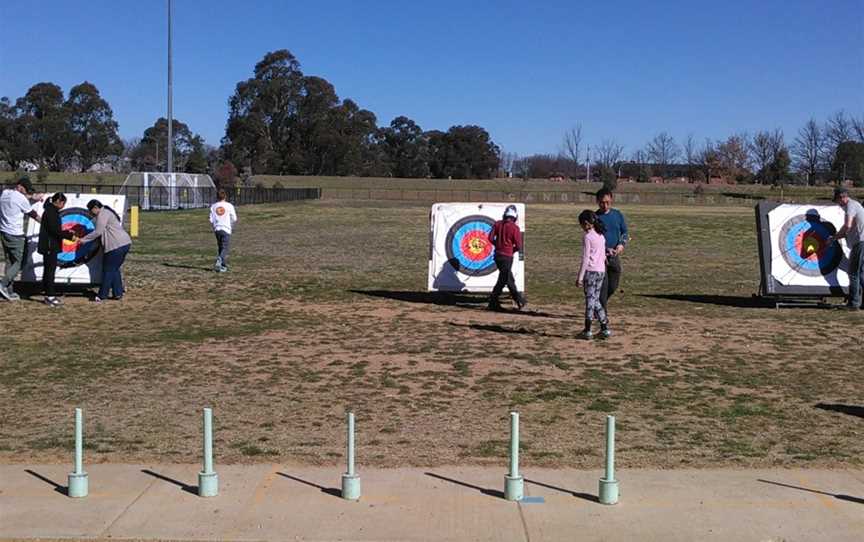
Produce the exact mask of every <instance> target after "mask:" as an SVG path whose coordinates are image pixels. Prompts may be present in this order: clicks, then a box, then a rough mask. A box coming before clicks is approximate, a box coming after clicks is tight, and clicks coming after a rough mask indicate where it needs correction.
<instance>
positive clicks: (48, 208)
mask: <svg viewBox="0 0 864 542" xmlns="http://www.w3.org/2000/svg"><path fill="white" fill-rule="evenodd" d="M65 206H66V196H65V195H64V194H63V193H62V192H57V193H56V194H54V195H53V196H51V198H50V199H49V200H48V201H46V202H45V205H44V211H43V213H42V222H41V224H40V227H39V247H38V250H39V254H41V255H42V288H43V289H44V290H45V304H46V305H50V306H52V307H56V306H58V305H60V300H59V299H58V298H57V297H55V287H54V273H55V272H56V271H57V254H59V253H60V252H62V251H63V239H69V240H72V239H73V238H74V237H75V234H74V233H73V232H71V231H63V229H62V228H61V225H60V210H61V209H62V208H63V207H65Z"/></svg>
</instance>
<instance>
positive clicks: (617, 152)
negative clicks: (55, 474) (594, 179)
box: [594, 139, 624, 170]
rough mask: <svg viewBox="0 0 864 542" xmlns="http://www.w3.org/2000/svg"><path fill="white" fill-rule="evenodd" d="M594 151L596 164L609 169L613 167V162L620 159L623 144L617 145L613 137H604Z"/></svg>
mask: <svg viewBox="0 0 864 542" xmlns="http://www.w3.org/2000/svg"><path fill="white" fill-rule="evenodd" d="M595 151H596V152H595V153H594V156H596V157H597V159H596V163H597V165H598V166H600V167H605V168H608V169H610V170H611V169H613V168H614V167H615V164H617V163H618V162H620V161H621V156H622V155H623V154H624V146H623V145H619V144H618V142H616V141H615V140H614V139H604V140H603V142H602V143H600V145H598V146H597V148H596V149H595Z"/></svg>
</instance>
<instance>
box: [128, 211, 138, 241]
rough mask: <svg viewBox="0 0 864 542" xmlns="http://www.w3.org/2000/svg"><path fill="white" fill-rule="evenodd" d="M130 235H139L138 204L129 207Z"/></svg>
mask: <svg viewBox="0 0 864 542" xmlns="http://www.w3.org/2000/svg"><path fill="white" fill-rule="evenodd" d="M129 235H131V236H132V237H138V206H137V205H133V206H132V207H130V208H129Z"/></svg>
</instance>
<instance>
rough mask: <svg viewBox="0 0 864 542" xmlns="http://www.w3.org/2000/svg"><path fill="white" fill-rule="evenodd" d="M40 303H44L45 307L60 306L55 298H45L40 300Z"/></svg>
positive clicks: (59, 302)
mask: <svg viewBox="0 0 864 542" xmlns="http://www.w3.org/2000/svg"><path fill="white" fill-rule="evenodd" d="M42 302H43V303H45V304H46V305H48V306H49V307H59V306H60V305H62V302H61V301H60V300H59V299H57V298H56V297H46V298H45V299H43V300H42Z"/></svg>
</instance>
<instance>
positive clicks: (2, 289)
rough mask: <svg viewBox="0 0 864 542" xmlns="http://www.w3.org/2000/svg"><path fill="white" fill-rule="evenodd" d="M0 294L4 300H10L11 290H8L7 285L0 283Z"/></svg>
mask: <svg viewBox="0 0 864 542" xmlns="http://www.w3.org/2000/svg"><path fill="white" fill-rule="evenodd" d="M0 295H2V296H3V299H5V300H6V301H12V291H11V290H9V288H8V287H6V286H3V285H2V284H0Z"/></svg>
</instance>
